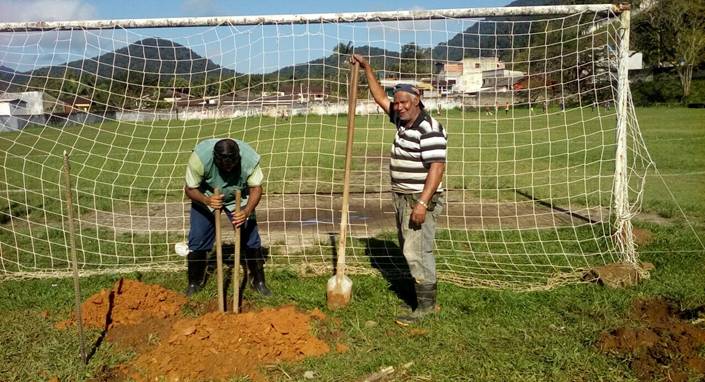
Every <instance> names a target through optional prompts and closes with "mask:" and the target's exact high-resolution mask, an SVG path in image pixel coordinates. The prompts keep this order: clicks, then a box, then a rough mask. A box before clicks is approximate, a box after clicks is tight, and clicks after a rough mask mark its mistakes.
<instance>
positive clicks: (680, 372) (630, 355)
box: [598, 300, 705, 381]
mask: <svg viewBox="0 0 705 382" xmlns="http://www.w3.org/2000/svg"><path fill="white" fill-rule="evenodd" d="M684 315H685V314H684V312H680V311H679V310H678V309H677V308H675V307H674V306H673V305H671V304H669V303H668V302H666V301H663V300H637V301H635V302H634V303H633V304H632V308H631V312H630V318H631V319H632V320H633V322H634V324H633V325H631V326H624V327H620V328H617V329H614V330H612V331H610V332H606V333H603V334H602V335H601V337H600V339H599V341H598V346H599V347H600V350H602V351H604V352H608V353H610V354H616V355H618V356H620V357H623V358H625V359H627V360H629V361H630V365H631V368H632V370H633V371H634V373H635V374H636V376H637V378H639V380H642V381H653V380H668V381H688V380H690V379H697V380H702V379H703V378H705V358H704V357H703V356H702V352H701V349H702V348H703V346H704V345H705V329H702V328H700V327H698V326H696V325H694V324H692V323H691V322H689V321H687V320H685V319H683V318H682V317H683V316H684Z"/></svg>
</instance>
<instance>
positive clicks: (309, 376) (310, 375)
mask: <svg viewBox="0 0 705 382" xmlns="http://www.w3.org/2000/svg"><path fill="white" fill-rule="evenodd" d="M314 378H316V373H314V372H313V371H311V370H306V372H305V373H304V379H314Z"/></svg>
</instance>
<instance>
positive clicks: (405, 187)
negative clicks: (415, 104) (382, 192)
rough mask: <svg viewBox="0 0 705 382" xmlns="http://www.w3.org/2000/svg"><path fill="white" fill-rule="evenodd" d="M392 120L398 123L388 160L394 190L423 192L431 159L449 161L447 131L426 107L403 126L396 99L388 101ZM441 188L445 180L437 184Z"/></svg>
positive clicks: (439, 189) (441, 189)
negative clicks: (412, 121) (392, 101)
mask: <svg viewBox="0 0 705 382" xmlns="http://www.w3.org/2000/svg"><path fill="white" fill-rule="evenodd" d="M389 120H390V122H392V123H393V124H394V125H395V126H396V127H397V133H396V135H395V136H394V144H393V145H392V155H391V161H390V163H389V170H390V173H391V177H392V191H393V192H399V193H404V194H410V193H418V192H421V191H423V187H424V184H425V183H426V177H427V175H428V169H429V168H430V166H431V163H434V162H442V163H445V161H446V146H447V143H448V137H447V135H446V131H445V129H444V128H443V126H442V125H441V124H440V123H438V121H436V120H435V119H434V118H433V117H431V116H430V115H428V114H426V112H425V111H424V110H423V109H422V110H421V114H419V117H418V118H417V119H416V121H414V123H413V124H412V125H411V127H408V128H407V127H404V123H403V122H402V121H401V120H400V119H399V116H398V114H397V113H396V111H395V110H394V103H392V104H390V105H389ZM438 191H443V184H442V183H441V184H439V185H438Z"/></svg>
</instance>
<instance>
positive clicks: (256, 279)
mask: <svg viewBox="0 0 705 382" xmlns="http://www.w3.org/2000/svg"><path fill="white" fill-rule="evenodd" d="M247 268H249V270H250V279H251V280H252V281H251V282H252V289H254V290H255V291H257V293H259V294H261V295H262V296H265V297H269V296H271V295H272V291H270V290H269V288H267V284H266V282H265V279H264V260H251V259H248V260H247Z"/></svg>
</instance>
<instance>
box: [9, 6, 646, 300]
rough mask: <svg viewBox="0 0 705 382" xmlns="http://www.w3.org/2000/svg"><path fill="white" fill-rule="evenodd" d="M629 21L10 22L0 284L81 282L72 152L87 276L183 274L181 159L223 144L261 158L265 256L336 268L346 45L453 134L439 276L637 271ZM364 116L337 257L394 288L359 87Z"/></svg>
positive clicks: (275, 262)
mask: <svg viewBox="0 0 705 382" xmlns="http://www.w3.org/2000/svg"><path fill="white" fill-rule="evenodd" d="M629 14H630V13H629V9H628V8H624V7H620V6H615V5H612V4H591V5H570V6H538V7H503V8H466V9H438V10H414V11H397V12H359V13H340V14H306V15H270V16H237V17H198V18H164V19H133V20H87V21H62V22H53V21H52V22H23V23H0V161H1V162H2V170H0V279H10V278H27V277H30V278H31V277H60V276H67V275H70V273H71V262H70V259H69V257H70V256H69V252H70V245H69V244H70V243H69V242H70V238H69V234H68V222H67V219H68V211H66V210H65V207H64V205H65V201H64V200H63V193H62V190H61V182H62V181H61V164H62V156H63V152H64V150H66V151H67V152H68V153H69V155H70V160H71V167H72V176H73V178H74V182H73V186H74V194H73V198H74V200H73V205H74V206H75V208H76V216H75V220H76V223H77V233H76V235H77V238H76V247H77V250H78V262H79V267H80V269H81V274H82V275H89V274H100V273H111V272H130V271H135V270H140V271H146V270H179V269H183V267H184V264H185V261H184V258H183V257H181V256H180V255H179V254H178V253H176V252H175V250H174V248H175V245H176V244H179V243H182V242H184V241H185V240H186V239H187V234H188V228H189V207H190V202H189V201H187V200H186V198H185V197H184V195H183V182H184V180H183V178H184V172H185V166H186V161H187V160H188V156H189V155H190V153H191V150H192V149H193V147H194V146H195V144H196V143H197V142H199V141H200V140H202V139H206V138H213V137H232V138H235V139H241V140H244V141H246V142H248V143H249V144H250V145H251V146H252V147H253V148H254V149H255V150H256V151H257V152H258V153H259V154H260V155H261V162H260V164H261V166H262V169H263V171H264V173H265V177H266V181H265V185H264V189H265V194H264V196H263V198H262V201H261V203H260V205H259V207H258V208H257V220H258V224H259V229H260V233H261V235H262V239H263V245H264V246H265V247H267V248H268V249H269V257H270V260H269V263H268V264H269V265H271V266H281V267H294V268H296V269H298V270H300V271H301V272H303V273H311V274H328V273H329V272H330V271H331V269H332V261H331V259H332V257H333V254H334V247H335V243H336V241H337V239H335V238H334V237H333V236H334V235H335V232H337V231H338V230H337V224H338V222H339V221H340V213H341V212H340V210H341V208H340V207H341V206H340V199H341V196H340V195H341V192H342V185H343V173H344V171H343V161H344V157H345V130H346V116H345V114H346V113H347V96H346V94H348V89H347V83H348V81H347V76H348V75H349V74H350V70H351V66H350V65H349V63H348V62H349V54H350V53H351V52H352V51H354V52H355V53H359V54H362V55H364V56H366V57H367V58H368V59H369V61H370V63H371V64H372V66H373V67H374V69H375V70H376V72H377V76H378V78H379V79H380V82H381V84H382V86H383V87H385V89H387V90H388V91H389V92H390V93H389V94H391V89H392V88H393V86H394V85H396V84H397V83H401V82H408V83H413V84H415V85H416V86H417V87H418V88H420V89H422V90H423V101H424V104H425V105H426V112H428V113H431V114H432V115H433V116H434V117H435V118H436V119H438V121H439V122H441V123H442V124H443V126H444V127H445V128H446V130H447V132H448V154H447V165H446V173H445V175H444V179H443V184H444V187H445V188H446V189H447V192H446V204H445V208H444V211H443V213H442V215H441V218H440V219H439V224H440V226H439V230H438V232H437V236H436V242H435V249H434V253H435V254H436V259H437V266H438V271H439V278H440V279H441V280H445V281H449V282H453V283H455V284H458V285H462V286H473V287H508V288H517V289H528V288H546V287H552V286H555V285H560V284H565V283H573V282H580V281H581V280H582V275H583V273H584V272H585V271H586V270H588V269H590V268H592V267H594V266H598V265H603V264H607V263H611V262H628V263H632V264H637V263H638V252H637V248H636V245H635V243H634V240H633V237H632V225H631V218H632V217H633V216H634V214H635V213H637V212H638V211H639V208H640V203H641V198H642V195H643V189H644V185H643V183H644V179H645V173H646V171H647V170H648V169H649V168H650V167H651V166H652V161H651V159H650V157H649V154H648V151H647V150H646V147H645V145H644V142H643V139H642V137H641V133H640V131H639V126H638V122H637V119H636V116H635V112H634V106H633V104H632V101H631V96H630V93H629V80H628V66H627V61H628V58H629V23H630V20H629V17H630V16H629ZM355 111H356V114H357V118H356V126H355V146H354V148H353V162H352V172H351V185H350V213H349V219H348V220H349V230H348V234H347V235H348V237H347V240H348V245H346V248H347V252H346V255H347V256H346V259H347V264H346V265H347V268H348V270H349V271H350V272H353V273H355V272H358V273H381V274H382V275H384V276H385V277H396V276H399V275H402V274H404V273H405V272H406V270H405V268H404V262H403V261H399V260H400V256H401V254H400V251H399V248H398V243H397V242H396V235H395V223H394V218H393V211H392V208H393V207H392V203H391V195H390V183H389V147H390V145H391V144H392V138H393V134H394V131H393V126H392V125H391V124H389V123H388V121H387V119H385V118H384V116H383V115H382V112H381V110H380V109H379V107H377V105H376V104H375V103H374V101H373V100H372V98H371V96H370V95H369V92H368V89H367V84H366V83H365V81H364V76H363V81H362V83H361V85H360V90H359V100H358V103H357V106H356V108H355ZM224 232H229V231H228V230H225V231H224ZM224 239H225V240H226V241H227V240H232V238H228V237H225V238H224Z"/></svg>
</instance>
